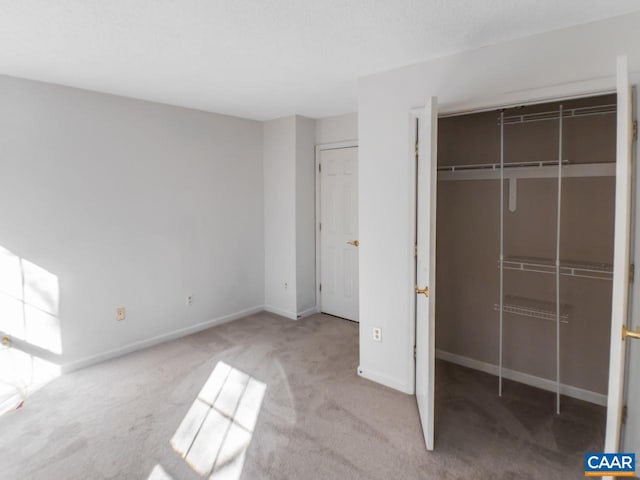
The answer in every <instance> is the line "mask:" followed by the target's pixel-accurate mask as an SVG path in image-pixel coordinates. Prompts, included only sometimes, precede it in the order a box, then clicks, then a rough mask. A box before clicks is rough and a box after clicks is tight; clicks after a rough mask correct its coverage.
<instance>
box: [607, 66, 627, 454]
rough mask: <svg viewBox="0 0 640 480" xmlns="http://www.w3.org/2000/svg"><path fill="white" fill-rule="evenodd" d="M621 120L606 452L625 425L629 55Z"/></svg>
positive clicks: (623, 71) (622, 78) (622, 73)
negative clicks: (623, 411)
mask: <svg viewBox="0 0 640 480" xmlns="http://www.w3.org/2000/svg"><path fill="white" fill-rule="evenodd" d="M617 94H618V112H617V115H618V120H617V139H616V209H615V233H614V254H613V293H612V308H611V353H610V357H609V392H608V400H607V430H606V435H605V444H604V451H605V452H609V453H613V452H617V451H618V449H619V446H620V430H621V426H622V409H623V386H624V378H625V375H624V367H625V342H626V340H625V338H628V337H627V335H626V333H627V330H626V325H627V312H628V304H629V274H630V272H629V269H630V260H629V259H630V255H629V253H630V251H629V248H630V244H631V242H630V233H631V180H632V179H631V177H632V163H631V142H632V140H633V125H632V120H631V98H632V95H631V85H630V83H629V70H628V66H627V57H626V55H624V56H620V57H618V64H617Z"/></svg>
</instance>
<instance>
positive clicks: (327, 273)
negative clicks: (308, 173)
mask: <svg viewBox="0 0 640 480" xmlns="http://www.w3.org/2000/svg"><path fill="white" fill-rule="evenodd" d="M320 165H321V172H320V224H321V230H320V284H321V286H322V290H321V292H320V305H321V310H322V311H323V312H325V313H329V314H331V315H336V316H338V317H342V318H347V319H349V320H353V321H356V322H357V321H358V242H356V241H357V240H358V149H357V148H356V147H350V148H339V149H335V150H322V151H321V152H320ZM349 242H351V243H349Z"/></svg>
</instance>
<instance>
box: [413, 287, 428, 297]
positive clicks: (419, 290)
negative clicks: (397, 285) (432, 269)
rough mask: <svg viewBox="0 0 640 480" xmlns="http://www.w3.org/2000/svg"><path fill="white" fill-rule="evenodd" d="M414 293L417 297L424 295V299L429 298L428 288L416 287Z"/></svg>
mask: <svg viewBox="0 0 640 480" xmlns="http://www.w3.org/2000/svg"><path fill="white" fill-rule="evenodd" d="M416 293H417V294H418V295H421V294H422V295H424V296H425V297H429V287H424V288H420V287H418V286H417V285H416Z"/></svg>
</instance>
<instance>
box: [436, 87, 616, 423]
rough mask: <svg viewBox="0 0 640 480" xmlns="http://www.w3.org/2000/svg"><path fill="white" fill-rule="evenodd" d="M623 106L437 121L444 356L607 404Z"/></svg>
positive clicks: (569, 105)
mask: <svg viewBox="0 0 640 480" xmlns="http://www.w3.org/2000/svg"><path fill="white" fill-rule="evenodd" d="M615 158H616V97H615V95H601V96H595V97H589V98H580V99H572V100H565V101H559V102H551V103H544V104H537V105H528V106H523V107H515V108H506V109H503V110H497V111H496V110H494V111H486V112H479V113H471V114H465V115H456V116H449V117H444V118H440V119H439V123H438V203H437V207H438V211H437V260H436V265H437V270H436V275H437V278H436V283H437V286H438V288H437V291H436V296H437V297H436V349H437V352H438V356H439V357H440V358H443V359H445V360H448V361H451V362H454V363H459V364H462V365H465V366H467V367H472V368H478V369H480V370H484V371H487V372H491V373H493V374H495V375H496V376H497V377H498V379H497V381H496V393H497V394H498V395H501V394H502V389H503V382H502V379H503V378H507V379H510V380H515V381H519V382H523V383H528V384H530V385H532V386H535V387H538V388H543V389H545V390H550V391H553V392H554V393H555V395H554V397H555V400H554V405H550V406H549V408H550V409H554V410H555V413H561V412H562V403H561V394H562V395H568V396H573V397H576V398H580V399H582V400H587V401H590V402H593V403H598V404H601V405H603V404H605V402H606V394H607V385H608V365H609V337H610V322H611V291H612V263H613V238H614V198H615Z"/></svg>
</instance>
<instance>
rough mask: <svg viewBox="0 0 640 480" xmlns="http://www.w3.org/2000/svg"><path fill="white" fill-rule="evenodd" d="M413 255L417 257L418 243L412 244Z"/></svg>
mask: <svg viewBox="0 0 640 480" xmlns="http://www.w3.org/2000/svg"><path fill="white" fill-rule="evenodd" d="M413 256H414V257H417V256H418V245H414V246H413Z"/></svg>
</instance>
